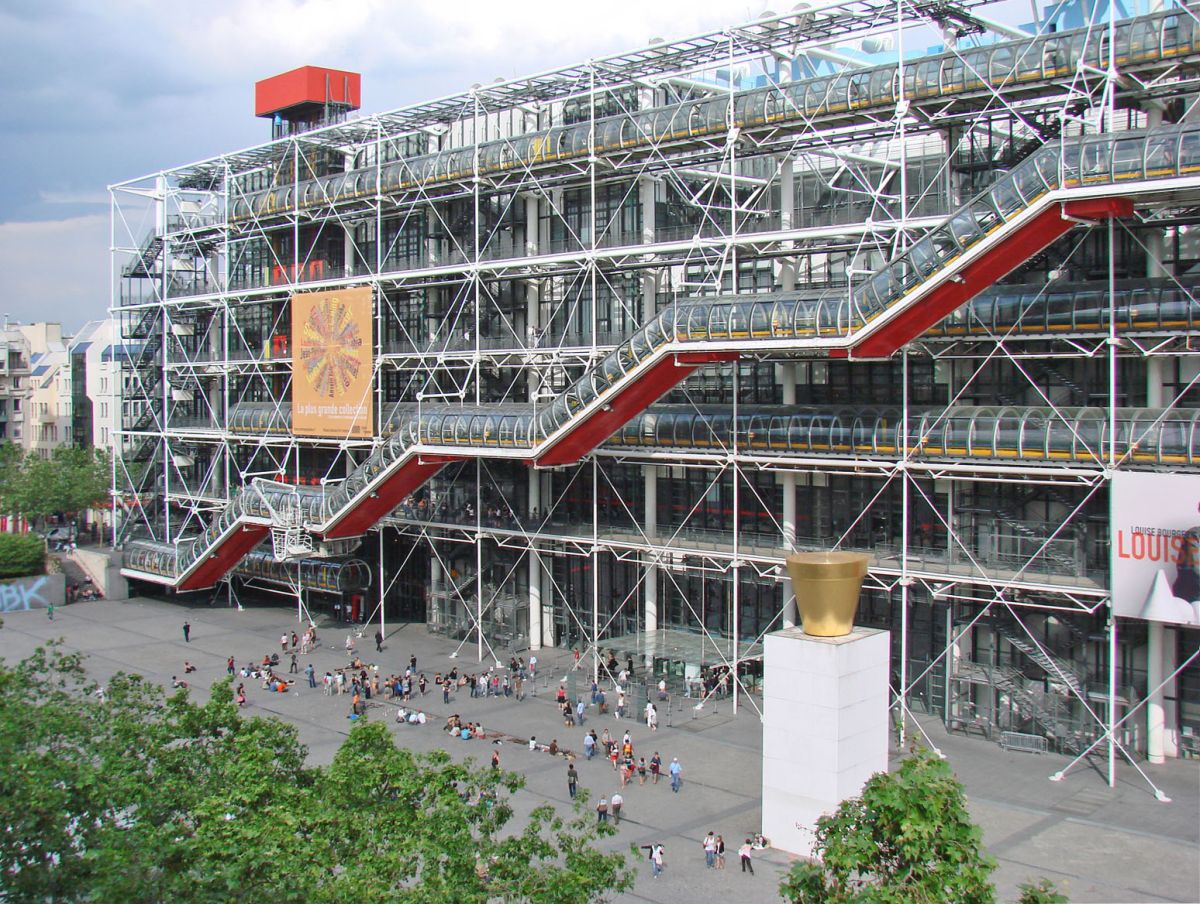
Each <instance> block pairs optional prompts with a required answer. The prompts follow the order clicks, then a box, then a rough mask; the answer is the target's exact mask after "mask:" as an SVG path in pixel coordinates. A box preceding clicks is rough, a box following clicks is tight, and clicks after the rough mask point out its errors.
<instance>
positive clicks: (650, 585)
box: [642, 465, 658, 645]
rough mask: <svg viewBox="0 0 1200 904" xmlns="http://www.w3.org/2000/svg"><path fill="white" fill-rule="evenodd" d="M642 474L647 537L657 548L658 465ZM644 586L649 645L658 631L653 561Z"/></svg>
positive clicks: (656, 571) (656, 583)
mask: <svg viewBox="0 0 1200 904" xmlns="http://www.w3.org/2000/svg"><path fill="white" fill-rule="evenodd" d="M642 474H643V476H644V478H645V481H646V485H645V490H644V492H643V495H644V496H645V507H646V512H645V524H646V539H647V540H649V541H650V546H651V547H652V548H654V549H657V548H658V541H657V540H656V539H655V538H656V536H657V535H658V466H657V465H642ZM642 586H643V588H644V589H643V596H642V624H643V627H644V632H645V635H646V641H647V645H648V644H649V641H650V637H651V635H653V634H654V633H655V632H656V631H658V566H657V565H655V564H653V563H648V564H647V565H646V573H645V577H644V580H643V582H642Z"/></svg>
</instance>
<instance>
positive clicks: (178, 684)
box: [171, 675, 187, 688]
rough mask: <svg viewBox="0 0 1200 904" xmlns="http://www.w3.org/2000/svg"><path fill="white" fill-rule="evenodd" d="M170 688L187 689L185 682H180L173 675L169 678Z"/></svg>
mask: <svg viewBox="0 0 1200 904" xmlns="http://www.w3.org/2000/svg"><path fill="white" fill-rule="evenodd" d="M171 687H175V688H179V687H187V682H186V681H180V680H179V679H178V678H176V677H175V676H174V675H172V676H171Z"/></svg>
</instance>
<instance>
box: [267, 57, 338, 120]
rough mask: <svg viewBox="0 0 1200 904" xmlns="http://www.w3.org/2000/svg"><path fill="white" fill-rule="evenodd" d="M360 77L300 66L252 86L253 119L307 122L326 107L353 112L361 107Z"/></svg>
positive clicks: (320, 68)
mask: <svg viewBox="0 0 1200 904" xmlns="http://www.w3.org/2000/svg"><path fill="white" fill-rule="evenodd" d="M361 93H362V76H361V75H359V74H358V73H357V72H347V71H346V70H344V69H327V68H325V67H324V66H301V67H300V68H299V69H293V70H291V71H290V72H283V73H280V74H279V75H273V76H271V77H270V78H265V79H263V80H262V81H260V82H255V84H254V115H255V116H264V117H273V116H274V115H275V114H276V113H279V114H281V115H282V117H283V118H284V119H289V120H311V119H312V117H313V114H314V113H316V112H317V111H318V110H321V109H324V108H325V107H327V106H335V107H341V108H343V109H344V110H357V109H358V108H359V105H360V104H361Z"/></svg>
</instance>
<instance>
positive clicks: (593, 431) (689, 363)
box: [536, 352, 740, 466]
mask: <svg viewBox="0 0 1200 904" xmlns="http://www.w3.org/2000/svg"><path fill="white" fill-rule="evenodd" d="M739 357H740V356H739V355H738V353H737V352H679V353H677V354H672V355H666V356H664V357H663V358H662V360H660V361H658V362H657V363H656V364H652V365H651V366H650V367H649V368H648V369H647V370H646V371H645V373H643V374H642V375H641V376H640V377H638V379H637V381H636V382H635V383H634V384H633V385H632V386H629V387H628V388H626V389H623V390H621V392H620V393H619V394H618V395H616V396H614V397H613V398H612V399H610V400H609V402H608V403H607V404H606V405H605V406H604V407H602V408H600V409H599V410H597V411H594V412H593V413H592V414H590V415H588V416H587V417H586V418H584V419H582V420H581V421H580V422H579V423H578V424H575V425H574V426H573V427H572V429H571V430H570V432H569V433H567V435H566V436H564V437H563V438H562V439H560V440H559V441H558V442H557V443H556V444H555V445H554V446H553V447H552V448H551V449H549V450H548V451H546V452H545V453H543V454H542V455H541V456H539V457H538V458H537V461H536V463H537V464H539V465H543V466H553V465H566V464H571V463H572V462H576V461H579V459H581V458H582V457H583V456H585V455H587V453H589V452H591V451H592V450H593V449H594V448H596V446H598V445H600V443H602V442H604V441H605V440H606V439H608V438H609V437H610V436H612V435H613V434H614V433H616V432H617V431H618V430H619V429H621V427H622V426H624V425H625V423H626V422H628V421H629V419H630V418H632V417H633V416H634V415H636V414H638V413H640V412H642V411H644V410H645V409H646V408H647V407H648V406H649V405H652V404H653V403H654V402H656V401H658V400H659V399H660V398H662V396H663V395H664V394H665V393H666V392H667V390H669V389H670V388H671V387H672V386H674V385H675V384H676V383H678V382H680V381H681V380H683V379H685V378H686V377H687V376H688V375H689V374H690V373H691V372H692V371H694V370H695V369H696V368H697V367H700V366H701V365H704V364H714V363H717V362H720V361H736V360H737V359H738V358H739Z"/></svg>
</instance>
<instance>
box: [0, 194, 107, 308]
mask: <svg viewBox="0 0 1200 904" xmlns="http://www.w3.org/2000/svg"><path fill="white" fill-rule="evenodd" d="M108 243H109V217H108V214H107V213H105V214H94V215H91V216H84V217H71V218H69V219H65V220H45V221H40V222H26V223H0V313H3V314H7V315H9V316H10V317H11V318H12V319H14V320H19V321H21V322H22V323H32V322H35V321H40V320H49V321H53V322H59V323H62V325H63V327H64V328H65V329H66V330H67V331H68V332H71V331H74V330H75V329H76V328H78V327H79V326H80V325H82V324H83V323H84V321H86V320H92V319H95V318H96V317H101V316H103V312H104V311H105V310H106V309H107V308H108V305H109V301H110V298H109V290H108V286H109V273H110V270H109V254H108Z"/></svg>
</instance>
